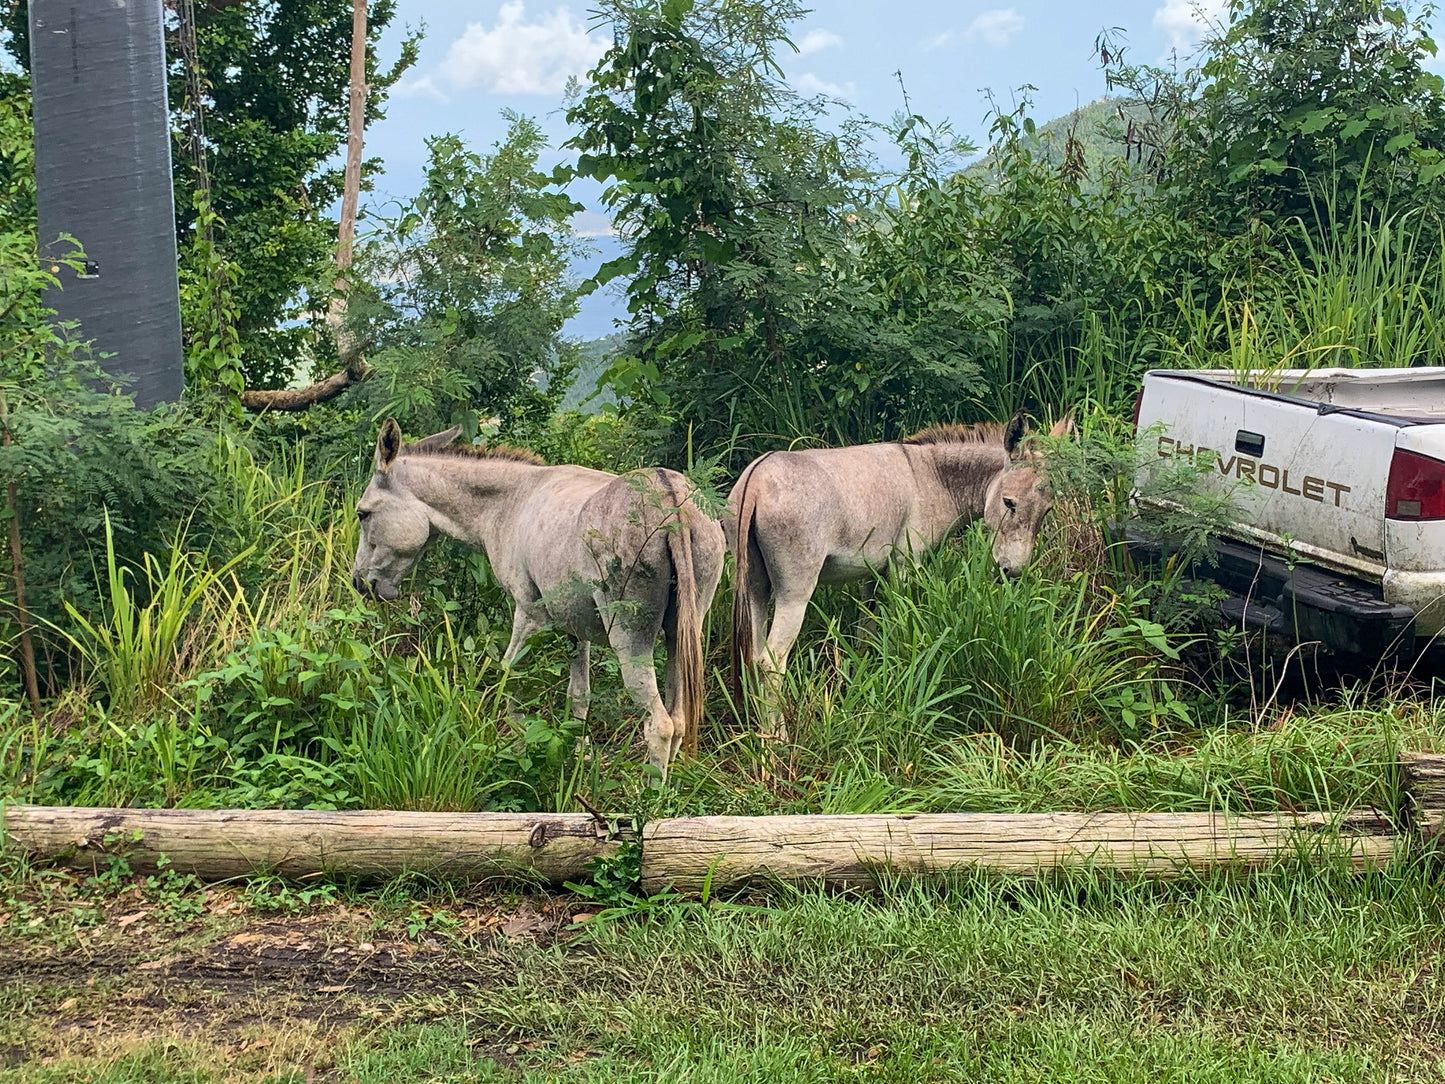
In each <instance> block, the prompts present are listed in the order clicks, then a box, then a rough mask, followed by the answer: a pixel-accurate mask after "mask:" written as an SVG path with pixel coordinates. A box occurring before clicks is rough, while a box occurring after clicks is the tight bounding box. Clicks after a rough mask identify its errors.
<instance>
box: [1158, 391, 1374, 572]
mask: <svg viewBox="0 0 1445 1084" xmlns="http://www.w3.org/2000/svg"><path fill="white" fill-rule="evenodd" d="M1156 425H1158V426H1162V429H1161V430H1160V431H1159V433H1158V435H1157V436H1155V435H1153V434H1149V436H1148V444H1147V445H1146V450H1147V449H1153V450H1154V451H1155V452H1156V453H1157V454H1158V455H1159V456H1160V457H1162V458H1165V459H1171V458H1173V459H1178V458H1185V459H1192V460H1193V461H1194V463H1195V464H1196V465H1197V466H1199V467H1200V468H1201V469H1203V470H1204V471H1205V475H1206V477H1207V478H1208V480H1209V481H1208V483H1207V484H1209V485H1210V486H1211V487H1212V488H1214V489H1215V490H1216V491H1217V492H1224V493H1228V495H1229V496H1230V499H1231V500H1232V501H1233V502H1234V503H1235V504H1236V506H1237V507H1238V508H1239V510H1240V513H1239V520H1240V521H1241V522H1240V532H1239V533H1240V534H1241V535H1243V536H1245V537H1252V538H1254V539H1256V540H1258V541H1260V542H1261V543H1263V544H1265V545H1268V546H1271V547H1272V548H1276V549H1280V550H1293V551H1295V552H1297V553H1299V554H1301V555H1302V556H1307V557H1310V558H1311V559H1314V560H1317V561H1320V562H1321V563H1324V564H1326V565H1333V566H1335V567H1340V568H1346V569H1349V570H1351V571H1354V572H1358V573H1363V574H1365V575H1367V576H1370V577H1371V578H1374V579H1379V578H1380V577H1381V576H1383V574H1384V571H1385V520H1384V514H1383V513H1384V506H1385V483H1386V480H1387V478H1388V477H1389V473H1390V459H1391V456H1392V455H1393V454H1394V450H1395V442H1396V437H1397V435H1398V432H1399V425H1398V424H1397V423H1394V422H1392V421H1391V420H1389V419H1385V418H1378V417H1367V416H1361V415H1358V414H1354V413H1351V412H1348V411H1342V410H1340V409H1339V408H1337V407H1329V406H1321V405H1320V404H1318V403H1313V402H1309V401H1302V400H1299V399H1291V398H1289V397H1287V396H1283V395H1277V394H1273V393H1271V392H1264V391H1256V390H1253V389H1249V388H1241V387H1237V386H1233V385H1228V384H1223V383H1221V382H1218V381H1213V380H1209V379H1207V378H1203V377H1193V376H1190V375H1187V374H1180V373H1167V374H1165V373H1150V374H1148V375H1146V376H1145V379H1144V395H1143V398H1142V400H1141V402H1140V414H1139V431H1140V433H1141V434H1145V433H1147V432H1148V430H1149V429H1150V427H1152V426H1156Z"/></svg>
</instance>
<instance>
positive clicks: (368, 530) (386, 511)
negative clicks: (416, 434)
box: [351, 418, 461, 599]
mask: <svg viewBox="0 0 1445 1084" xmlns="http://www.w3.org/2000/svg"><path fill="white" fill-rule="evenodd" d="M460 432H461V426H457V427H455V428H453V429H448V430H447V431H446V432H445V433H437V434H435V435H433V436H430V437H426V438H425V439H423V440H419V441H417V442H415V443H414V444H412V445H409V446H408V448H409V449H417V450H426V449H430V448H438V447H442V446H445V445H447V444H450V443H451V442H452V441H454V440H455V439H456V438H457V434H459V433H460ZM401 451H402V441H401V427H400V426H399V425H397V424H396V420H395V419H394V418H388V419H387V420H386V423H385V424H384V425H383V426H382V427H381V433H380V435H378V436H377V438H376V458H375V460H374V471H373V473H372V475H371V482H370V484H369V485H367V487H366V492H365V493H363V494H362V495H361V500H360V501H359V502H358V503H357V505H356V518H357V519H358V520H360V522H361V530H360V535H359V539H358V541H357V544H356V560H355V561H354V562H352V565H351V582H352V584H353V585H354V586H355V588H356V589H357V590H358V591H360V592H361V593H362V594H364V595H365V594H369V595H375V596H376V597H378V598H384V599H392V598H396V596H397V589H398V586H399V585H400V584H401V581H402V580H404V579H406V577H407V575H408V574H409V573H410V572H411V570H412V569H413V568H415V567H416V563H417V560H418V559H419V558H420V557H421V554H422V550H424V549H426V544H427V540H428V539H429V538H431V531H432V517H431V511H430V510H429V509H428V508H427V506H426V505H425V504H424V503H423V502H422V501H421V500H420V499H419V498H418V497H417V496H416V495H415V494H414V493H412V492H411V490H410V489H408V488H407V486H406V485H405V484H404V483H403V482H402V480H401V479H399V478H398V477H397V476H396V474H395V473H394V472H393V470H392V467H393V466H395V464H396V460H397V457H398V456H400V455H401Z"/></svg>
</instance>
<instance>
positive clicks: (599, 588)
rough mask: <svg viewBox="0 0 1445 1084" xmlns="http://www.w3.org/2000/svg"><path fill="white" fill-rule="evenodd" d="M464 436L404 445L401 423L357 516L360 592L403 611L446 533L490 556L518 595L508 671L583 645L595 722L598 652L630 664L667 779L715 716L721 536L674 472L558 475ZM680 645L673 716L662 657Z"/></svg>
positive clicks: (582, 707) (652, 748)
mask: <svg viewBox="0 0 1445 1084" xmlns="http://www.w3.org/2000/svg"><path fill="white" fill-rule="evenodd" d="M459 432H460V428H457V429H450V430H448V431H447V432H445V433H438V434H436V435H435V436H430V437H427V438H425V439H424V440H419V441H416V442H415V443H412V444H403V443H402V439H401V429H400V428H399V427H398V426H397V424H396V422H395V421H394V420H392V419H388V420H387V421H386V423H385V424H384V425H383V426H382V427H381V434H380V436H378V437H377V441H376V458H375V473H373V475H372V477H371V483H370V484H369V485H368V486H367V487H366V492H365V493H363V494H362V496H361V501H360V503H359V504H358V505H357V508H356V515H357V517H358V518H359V519H360V521H361V532H360V541H359V543H358V545H357V548H356V561H355V563H354V564H353V566H352V572H351V580H352V583H353V584H355V586H356V588H357V590H359V591H361V592H363V593H369V594H374V595H376V596H379V597H381V598H384V599H391V598H395V597H396V595H397V588H398V585H399V584H400V582H401V581H402V579H403V578H405V577H406V575H407V574H408V573H410V572H411V570H412V568H413V567H414V566H415V565H416V562H417V560H418V559H419V558H420V556H421V553H422V550H423V549H424V548H425V547H426V544H427V541H428V539H429V538H430V537H431V536H432V534H433V533H434V532H438V531H439V532H441V533H443V534H446V535H450V536H451V537H452V538H456V539H458V540H460V541H462V542H464V543H466V544H468V545H470V546H474V547H476V548H478V549H480V550H482V551H484V552H485V553H486V555H487V558H488V560H489V561H490V562H491V566H492V572H493V573H494V574H495V575H496V577H497V580H498V582H499V583H500V584H501V585H502V587H503V588H505V589H506V591H507V593H508V594H509V595H511V596H512V599H513V601H514V602H515V603H516V610H515V612H514V614H513V618H512V640H511V643H509V644H508V645H507V650H506V654H505V655H504V656H503V658H502V662H503V664H504V665H507V666H510V665H511V663H512V660H513V659H514V658H515V657H516V655H517V653H518V652H519V651H520V650H521V649H522V645H523V644H524V643H525V642H526V640H527V638H528V637H529V636H531V635H532V634H533V633H534V632H536V631H538V630H539V629H541V628H543V627H544V626H552V627H554V628H556V629H558V630H559V631H561V632H564V633H566V634H567V635H568V636H569V637H571V639H572V641H573V645H574V651H573V655H572V673H571V680H570V682H569V683H568V686H567V694H568V696H569V697H570V699H571V703H572V714H573V715H575V716H576V717H577V718H579V719H585V718H586V717H587V706H588V702H589V700H590V698H591V677H590V675H589V673H588V664H589V645H590V644H592V643H594V642H595V643H606V644H609V645H611V647H612V649H613V650H614V651H615V652H617V659H618V662H619V663H620V664H621V669H622V680H623V683H624V684H625V685H626V686H627V690H628V692H629V693H631V694H632V697H633V699H635V700H636V701H637V704H638V706H639V707H640V708H641V709H642V710H643V711H644V712H645V713H647V724H646V728H645V731H644V736H645V738H646V741H647V759H648V763H650V764H651V765H652V766H653V767H655V768H656V769H657V770H658V772H659V773H661V775H662V777H663V778H664V779H665V778H666V775H667V768H668V765H669V764H670V763H671V761H672V758H673V757H674V756H675V755H676V754H677V752H678V749H679V748H680V747H681V746H682V744H683V742H684V739H687V742H688V746H689V749H690V750H691V749H695V748H696V741H697V730H698V726H699V724H700V723H701V721H702V708H703V647H702V617H703V615H704V614H706V613H707V610H708V607H709V606H711V605H712V598H713V594H714V593H715V592H716V591H717V585H718V579H719V578H720V577H721V575H722V566H723V555H724V552H725V550H724V543H723V533H722V528H721V527H719V526H718V523H717V521H716V520H714V519H712V518H711V517H709V516H706V515H704V514H703V513H702V512H701V511H699V510H698V508H697V507H696V505H695V502H694V501H693V494H692V490H691V487H690V486H689V485H688V482H687V479H685V478H684V477H683V476H682V475H680V474H678V473H676V472H675V471H670V470H644V471H634V472H632V473H631V474H626V475H621V476H619V475H615V474H608V473H606V472H604V471H598V470H590V469H588V468H586V467H577V466H557V467H549V466H546V465H544V464H543V462H542V460H541V459H540V458H538V457H537V456H536V455H534V454H532V453H531V452H528V451H523V450H521V449H517V448H508V447H505V446H498V447H490V448H474V447H472V446H469V445H456V444H453V443H452V441H454V440H455V439H456V437H457V434H458V433H459ZM659 632H665V634H666V637H667V673H666V682H665V688H666V693H667V701H666V703H665V704H664V702H663V700H662V698H661V697H660V696H659V695H658V691H657V674H656V671H655V669H654V664H653V651H654V649H655V648H656V645H657V637H658V633H659Z"/></svg>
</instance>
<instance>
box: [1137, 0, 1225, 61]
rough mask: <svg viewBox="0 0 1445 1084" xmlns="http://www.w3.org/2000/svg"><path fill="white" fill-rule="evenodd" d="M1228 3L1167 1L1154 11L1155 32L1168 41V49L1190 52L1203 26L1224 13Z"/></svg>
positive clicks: (1201, 37) (1201, 0) (1195, 46)
mask: <svg viewBox="0 0 1445 1084" xmlns="http://www.w3.org/2000/svg"><path fill="white" fill-rule="evenodd" d="M1226 6H1227V0H1169V2H1168V3H1166V4H1165V5H1164V6H1163V7H1161V8H1157V9H1155V11H1154V29H1155V30H1158V31H1160V32H1161V33H1163V34H1164V36H1165V37H1167V38H1168V39H1169V48H1170V49H1173V50H1177V51H1178V52H1181V53H1192V52H1194V50H1195V49H1197V48H1198V47H1199V43H1200V41H1201V40H1202V39H1203V37H1204V30H1205V27H1206V26H1208V25H1209V24H1210V23H1211V22H1214V21H1215V20H1217V19H1219V18H1220V17H1221V16H1222V15H1223V14H1224V12H1225V8H1226Z"/></svg>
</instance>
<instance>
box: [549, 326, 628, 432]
mask: <svg viewBox="0 0 1445 1084" xmlns="http://www.w3.org/2000/svg"><path fill="white" fill-rule="evenodd" d="M626 342H627V335H626V333H625V332H621V331H615V332H613V333H612V334H611V335H604V336H602V338H600V339H589V340H587V341H586V342H583V343H580V344H578V347H577V349H578V351H579V352H580V353H581V355H582V362H581V364H580V365H578V367H577V378H576V379H575V380H573V381H572V386H571V387H570V388H568V389H567V394H566V395H564V396H562V402H561V404H560V409H562V410H580V411H581V412H582V413H584V414H596V413H597V412H598V411H599V410H601V409H602V405H603V404H604V403H614V402H616V401H617V399H616V396H614V395H613V394H612V389H611V388H603V389H602V390H601V391H600V392H599V391H598V390H597V381H598V379H599V378H600V377H601V376H602V374H603V373H605V372H606V371H607V368H608V366H610V365H611V364H612V359H613V358H615V357H616V356H617V352H618V351H619V350H621V349H622V347H623V344H624V343H626Z"/></svg>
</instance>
